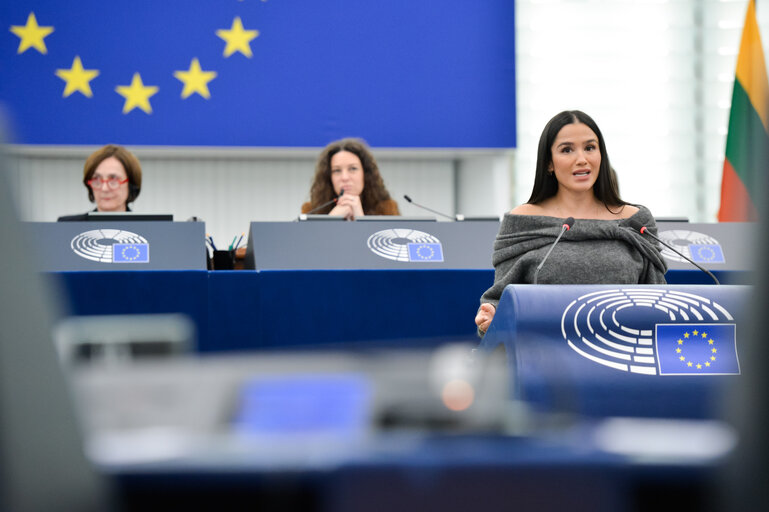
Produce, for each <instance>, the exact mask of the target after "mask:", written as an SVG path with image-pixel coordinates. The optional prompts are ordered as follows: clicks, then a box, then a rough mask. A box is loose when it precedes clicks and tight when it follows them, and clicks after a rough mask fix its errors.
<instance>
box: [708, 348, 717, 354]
mask: <svg viewBox="0 0 769 512" xmlns="http://www.w3.org/2000/svg"><path fill="white" fill-rule="evenodd" d="M710 351H711V352H713V353H714V354H715V353H716V352H718V350H716V348H715V347H714V348H711V349H710Z"/></svg>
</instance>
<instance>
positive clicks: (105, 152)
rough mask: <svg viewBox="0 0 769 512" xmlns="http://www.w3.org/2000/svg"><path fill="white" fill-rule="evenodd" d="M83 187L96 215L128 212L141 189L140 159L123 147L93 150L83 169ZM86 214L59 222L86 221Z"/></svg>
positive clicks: (64, 218)
mask: <svg viewBox="0 0 769 512" xmlns="http://www.w3.org/2000/svg"><path fill="white" fill-rule="evenodd" d="M83 185H85V188H86V190H88V200H89V201H91V202H92V203H96V208H94V209H93V210H92V211H95V212H130V211H131V209H130V208H129V206H128V205H129V204H130V203H132V202H133V201H134V199H136V198H137V197H138V196H139V192H141V189H142V167H141V164H139V159H138V158H136V157H135V156H134V155H133V154H132V153H131V152H130V151H128V150H127V149H125V148H124V147H122V146H116V145H113V144H109V145H107V146H104V147H103V148H100V149H98V150H96V151H95V152H94V153H92V154H91V156H89V157H88V159H87V160H86V161H85V165H84V166H83ZM87 217H88V214H87V213H82V214H79V215H66V216H63V217H59V218H58V220H59V221H60V222H61V221H78V220H86V219H87Z"/></svg>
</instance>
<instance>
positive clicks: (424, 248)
mask: <svg viewBox="0 0 769 512" xmlns="http://www.w3.org/2000/svg"><path fill="white" fill-rule="evenodd" d="M408 245H409V261H443V247H441V244H419V243H417V244H408Z"/></svg>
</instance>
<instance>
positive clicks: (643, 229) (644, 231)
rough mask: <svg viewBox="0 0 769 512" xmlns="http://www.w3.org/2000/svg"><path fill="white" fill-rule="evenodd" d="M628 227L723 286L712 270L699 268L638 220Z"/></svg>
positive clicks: (629, 222) (628, 223) (629, 223)
mask: <svg viewBox="0 0 769 512" xmlns="http://www.w3.org/2000/svg"><path fill="white" fill-rule="evenodd" d="M627 225H628V226H630V227H631V228H633V229H635V230H636V231H638V232H639V233H641V234H642V235H649V236H650V237H652V238H653V239H655V240H656V241H658V242H659V243H661V244H662V245H664V246H665V247H667V248H668V249H670V250H671V251H673V252H674V253H676V254H678V255H679V256H681V257H682V258H683V259H685V260H686V261H688V262H689V263H691V264H692V265H694V266H695V267H697V268H698V269H700V270H702V271H703V272H705V273H706V274H707V275H709V276H710V278H711V279H713V282H714V283H716V284H721V283H719V282H718V279H717V278H716V276H714V275H713V273H712V272H711V271H710V270H708V269H706V268H703V267H701V266H699V265H698V264H696V263H695V262H694V260H692V259H691V258H689V257H688V256H686V255H685V254H683V253H682V252H681V251H679V250H677V249H675V248H674V247H673V246H672V245H669V244H667V243H666V242H664V241H663V240H662V239H661V238H660V237H658V236H656V235H654V234H652V233H651V232H650V231H649V230H648V229H646V226H644V225H643V224H641V223H640V222H638V221H637V220H635V219H632V220H629V221H628V222H627Z"/></svg>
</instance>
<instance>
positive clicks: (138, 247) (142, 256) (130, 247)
mask: <svg viewBox="0 0 769 512" xmlns="http://www.w3.org/2000/svg"><path fill="white" fill-rule="evenodd" d="M112 262H113V263H149V262H150V244H113V245H112Z"/></svg>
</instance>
